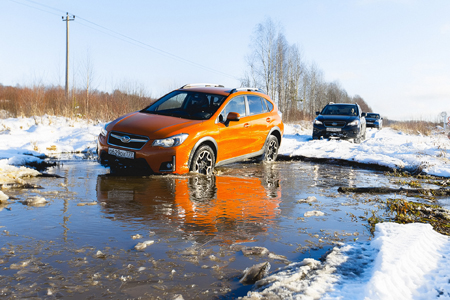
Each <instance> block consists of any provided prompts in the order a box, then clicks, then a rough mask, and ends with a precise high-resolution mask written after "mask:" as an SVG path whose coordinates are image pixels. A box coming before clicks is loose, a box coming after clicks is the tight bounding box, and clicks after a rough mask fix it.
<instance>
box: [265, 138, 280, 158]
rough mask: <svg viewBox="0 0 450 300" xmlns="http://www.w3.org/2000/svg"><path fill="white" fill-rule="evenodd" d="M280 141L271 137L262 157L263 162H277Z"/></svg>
mask: <svg viewBox="0 0 450 300" xmlns="http://www.w3.org/2000/svg"><path fill="white" fill-rule="evenodd" d="M278 148H279V145H278V139H277V138H276V137H275V136H273V135H271V136H270V137H269V139H268V140H267V143H266V146H265V147H264V154H263V155H262V161H275V160H276V159H277V156H278Z"/></svg>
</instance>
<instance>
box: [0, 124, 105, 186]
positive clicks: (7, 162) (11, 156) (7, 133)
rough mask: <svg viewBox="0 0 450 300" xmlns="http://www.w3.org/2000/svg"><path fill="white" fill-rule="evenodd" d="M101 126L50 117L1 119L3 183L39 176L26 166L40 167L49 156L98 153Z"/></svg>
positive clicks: (0, 147)
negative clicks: (97, 143)
mask: <svg viewBox="0 0 450 300" xmlns="http://www.w3.org/2000/svg"><path fill="white" fill-rule="evenodd" d="M102 126H103V124H100V123H97V124H94V123H93V122H92V121H85V120H81V119H68V118H63V117H52V116H47V115H46V116H42V117H33V118H8V119H0V183H11V182H17V181H18V180H19V179H21V178H24V177H27V176H36V175H38V174H39V172H37V171H35V170H32V169H30V168H26V167H24V166H25V165H29V164H30V163H40V162H42V159H43V158H44V157H46V156H57V155H59V154H63V153H88V152H93V151H95V148H96V140H97V136H98V134H99V133H100V130H101V128H102ZM15 166H17V167H15ZM18 167H20V168H18ZM19 181H20V180H19Z"/></svg>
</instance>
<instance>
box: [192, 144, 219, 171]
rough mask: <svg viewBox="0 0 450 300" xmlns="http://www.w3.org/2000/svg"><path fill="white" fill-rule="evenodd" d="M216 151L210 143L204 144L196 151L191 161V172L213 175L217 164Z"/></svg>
mask: <svg viewBox="0 0 450 300" xmlns="http://www.w3.org/2000/svg"><path fill="white" fill-rule="evenodd" d="M215 161H216V160H215V156H214V151H213V150H212V149H211V147H210V146H208V145H203V146H201V147H200V148H198V149H197V151H195V154H194V156H193V157H192V162H191V168H190V171H191V172H195V173H199V174H204V175H212V174H213V173H214V165H215Z"/></svg>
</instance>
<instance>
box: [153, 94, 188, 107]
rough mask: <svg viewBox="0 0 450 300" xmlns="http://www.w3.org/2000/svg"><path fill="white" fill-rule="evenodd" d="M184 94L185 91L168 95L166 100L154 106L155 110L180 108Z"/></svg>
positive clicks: (184, 97)
mask: <svg viewBox="0 0 450 300" xmlns="http://www.w3.org/2000/svg"><path fill="white" fill-rule="evenodd" d="M186 96H187V94H186V93H180V94H178V95H175V96H173V97H170V98H169V99H168V100H167V101H165V102H163V103H161V105H159V106H158V107H157V108H156V111H159V110H166V109H177V108H181V107H182V106H183V102H184V100H185V99H186Z"/></svg>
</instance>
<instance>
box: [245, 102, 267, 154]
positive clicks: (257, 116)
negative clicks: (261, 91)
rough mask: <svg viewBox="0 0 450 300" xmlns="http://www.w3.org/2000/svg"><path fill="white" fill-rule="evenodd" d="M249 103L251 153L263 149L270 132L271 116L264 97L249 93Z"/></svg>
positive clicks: (248, 121) (248, 120) (248, 119)
mask: <svg viewBox="0 0 450 300" xmlns="http://www.w3.org/2000/svg"><path fill="white" fill-rule="evenodd" d="M246 97H247V103H248V117H247V123H248V129H249V130H250V131H251V135H250V138H249V142H250V145H249V151H250V153H254V152H257V151H259V150H261V149H262V148H263V146H264V143H265V141H266V137H267V133H268V132H269V124H270V118H269V114H268V112H267V106H266V104H265V102H263V99H262V98H261V97H259V96H256V95H247V96H246Z"/></svg>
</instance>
